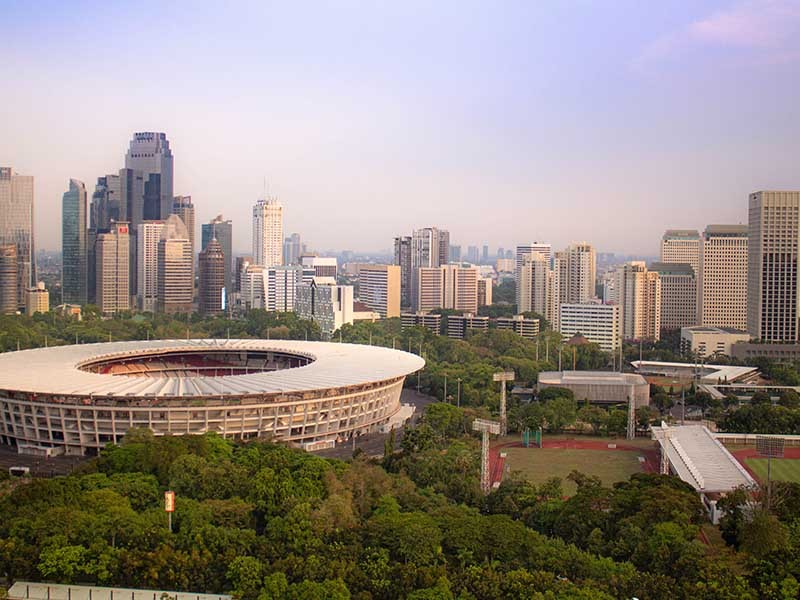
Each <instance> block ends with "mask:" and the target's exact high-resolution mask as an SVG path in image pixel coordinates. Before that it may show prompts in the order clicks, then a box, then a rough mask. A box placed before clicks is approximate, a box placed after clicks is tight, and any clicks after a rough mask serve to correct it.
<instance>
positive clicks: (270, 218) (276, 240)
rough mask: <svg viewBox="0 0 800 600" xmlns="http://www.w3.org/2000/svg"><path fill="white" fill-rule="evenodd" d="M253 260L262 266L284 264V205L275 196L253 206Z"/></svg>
mask: <svg viewBox="0 0 800 600" xmlns="http://www.w3.org/2000/svg"><path fill="white" fill-rule="evenodd" d="M253 260H255V262H256V264H257V265H261V266H262V267H274V266H279V265H282V264H283V205H281V203H280V202H278V200H277V199H275V198H270V199H267V200H259V201H258V202H256V204H255V206H253Z"/></svg>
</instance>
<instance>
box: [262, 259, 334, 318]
mask: <svg viewBox="0 0 800 600" xmlns="http://www.w3.org/2000/svg"><path fill="white" fill-rule="evenodd" d="M265 276H266V281H265V286H266V287H265V299H266V300H265V303H264V306H263V308H264V309H266V310H270V311H277V312H292V311H293V310H294V304H295V299H296V297H297V286H299V285H303V284H309V283H311V281H312V280H313V279H314V277H315V275H314V268H313V267H304V266H301V265H283V266H279V267H270V268H269V269H265ZM327 280H328V278H326V281H327ZM334 281H335V280H334Z"/></svg>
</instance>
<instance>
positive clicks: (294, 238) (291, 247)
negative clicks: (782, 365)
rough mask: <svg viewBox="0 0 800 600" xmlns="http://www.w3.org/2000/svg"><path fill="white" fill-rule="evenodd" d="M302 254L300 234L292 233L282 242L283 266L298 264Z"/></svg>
mask: <svg viewBox="0 0 800 600" xmlns="http://www.w3.org/2000/svg"><path fill="white" fill-rule="evenodd" d="M302 253H303V244H302V243H301V241H300V234H299V233H293V234H292V235H290V236H289V237H287V238H286V239H285V240H283V264H285V265H296V264H298V263H299V262H300V255H301V254H302Z"/></svg>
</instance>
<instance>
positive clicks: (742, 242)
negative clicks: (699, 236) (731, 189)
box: [697, 225, 748, 330]
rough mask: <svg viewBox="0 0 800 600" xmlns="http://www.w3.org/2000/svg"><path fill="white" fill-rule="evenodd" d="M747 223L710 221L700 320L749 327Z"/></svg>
mask: <svg viewBox="0 0 800 600" xmlns="http://www.w3.org/2000/svg"><path fill="white" fill-rule="evenodd" d="M747 268H748V267H747V225H709V226H708V227H706V230H705V233H704V234H703V240H702V245H701V252H700V272H699V273H698V290H697V323H698V324H700V325H706V326H708V327H732V328H734V329H740V330H745V329H747Z"/></svg>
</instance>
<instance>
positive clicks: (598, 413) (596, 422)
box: [578, 406, 608, 435]
mask: <svg viewBox="0 0 800 600" xmlns="http://www.w3.org/2000/svg"><path fill="white" fill-rule="evenodd" d="M607 419H608V413H607V412H606V411H605V410H603V409H602V408H600V407H599V406H584V407H583V408H581V409H580V410H578V420H579V421H582V422H584V423H588V424H589V425H591V427H592V433H593V434H594V435H598V434H599V433H600V430H601V429H602V428H603V426H604V425H605V424H606V421H607Z"/></svg>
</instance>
